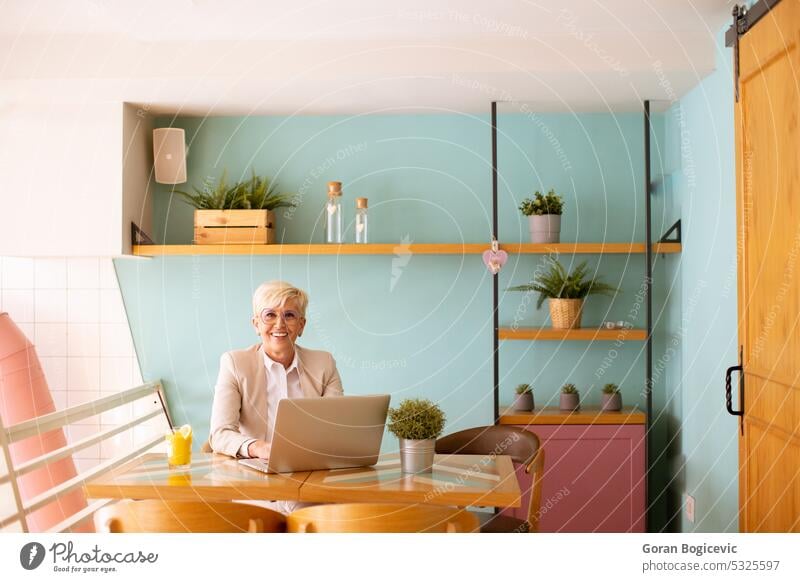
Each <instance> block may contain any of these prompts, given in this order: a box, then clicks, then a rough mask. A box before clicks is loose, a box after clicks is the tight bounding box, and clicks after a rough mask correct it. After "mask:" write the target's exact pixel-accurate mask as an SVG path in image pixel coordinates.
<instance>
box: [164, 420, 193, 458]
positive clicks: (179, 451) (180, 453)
mask: <svg viewBox="0 0 800 582" xmlns="http://www.w3.org/2000/svg"><path fill="white" fill-rule="evenodd" d="M166 439H167V462H168V463H169V466H170V468H175V469H183V468H186V467H189V465H191V463H192V427H191V426H189V425H188V424H184V425H183V426H182V427H180V428H176V429H175V430H173V431H172V432H168V433H167V435H166Z"/></svg>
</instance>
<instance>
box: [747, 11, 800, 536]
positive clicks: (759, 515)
mask: <svg viewBox="0 0 800 582" xmlns="http://www.w3.org/2000/svg"><path fill="white" fill-rule="evenodd" d="M739 63H740V72H739V102H738V103H737V104H736V107H735V115H736V174H737V176H736V189H737V226H738V263H739V296H738V298H739V307H738V310H739V343H740V345H741V362H740V363H741V364H742V366H743V376H742V377H741V380H742V383H743V387H742V386H741V385H740V388H741V389H742V390H743V394H744V397H743V402H741V404H742V408H743V410H744V414H743V416H742V417H741V426H740V427H739V428H740V436H739V469H740V472H739V507H740V529H741V530H742V531H773V532H775V531H780V532H786V531H795V532H796V531H800V284H799V282H800V0H783V1H782V2H780V4H778V5H777V6H776V7H775V8H773V10H772V11H771V12H770V13H769V14H767V15H766V16H764V17H763V18H762V19H761V20H760V21H758V22H757V23H756V24H755V25H754V26H753V28H752V29H751V30H749V31H748V32H747V33H746V34H744V35H743V36H742V37H741V39H740V44H739ZM733 393H734V398H733V401H734V403H735V402H736V390H735V387H734V390H733ZM735 406H736V404H734V407H735Z"/></svg>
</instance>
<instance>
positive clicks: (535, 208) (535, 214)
mask: <svg viewBox="0 0 800 582" xmlns="http://www.w3.org/2000/svg"><path fill="white" fill-rule="evenodd" d="M519 209H520V210H521V211H522V214H524V215H525V216H527V217H528V229H529V230H530V233H531V242H532V243H557V242H558V241H559V240H560V239H561V213H562V212H563V210H564V201H563V199H562V198H561V196H559V195H558V194H556V192H555V190H553V189H551V190H550V191H549V192H548V193H547V194H546V195H543V194H542V193H541V192H538V191H537V192H535V193H534V194H533V198H532V199H531V198H526V199H525V200H523V201H522V204H520V206H519Z"/></svg>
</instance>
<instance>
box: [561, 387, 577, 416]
mask: <svg viewBox="0 0 800 582" xmlns="http://www.w3.org/2000/svg"><path fill="white" fill-rule="evenodd" d="M580 407H581V396H580V394H578V389H577V388H576V387H575V384H564V386H562V388H561V398H560V399H559V402H558V408H559V409H561V410H564V411H570V412H571V411H573V410H578V409H579V408H580Z"/></svg>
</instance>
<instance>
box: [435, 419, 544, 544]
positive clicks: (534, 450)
mask: <svg viewBox="0 0 800 582" xmlns="http://www.w3.org/2000/svg"><path fill="white" fill-rule="evenodd" d="M436 452H437V453H439V454H445V455H447V454H461V455H498V454H499V455H508V456H510V457H511V459H512V460H513V461H514V462H515V463H520V464H522V465H525V472H526V473H528V474H530V475H531V476H532V481H531V488H530V490H529V492H530V503H529V505H528V517H527V519H519V518H516V517H511V516H507V515H500V514H493V513H485V512H475V513H474V515H475V516H476V517H477V518H478V519H479V521H480V524H481V527H480V531H481V533H534V532H538V531H539V506H540V504H541V498H542V473H543V472H544V451H543V450H542V448H541V444H540V443H539V437H537V436H536V435H535V434H533V433H532V432H530V431H528V430H525V429H524V428H519V427H515V426H502V425H500V426H478V427H475V428H468V429H466V430H462V431H459V432H456V433H453V434H450V435H447V436H443V437H441V438H439V439H437V440H436Z"/></svg>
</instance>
